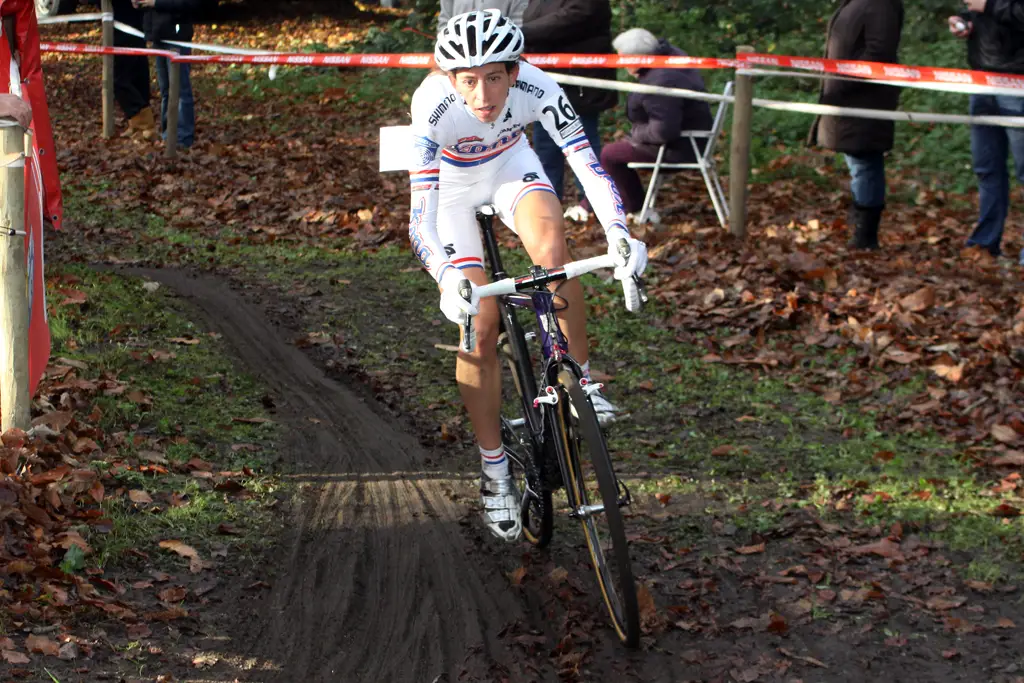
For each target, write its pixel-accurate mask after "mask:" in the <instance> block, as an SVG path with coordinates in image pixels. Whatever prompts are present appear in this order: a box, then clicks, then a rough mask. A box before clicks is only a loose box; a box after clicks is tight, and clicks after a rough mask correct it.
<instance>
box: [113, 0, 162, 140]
mask: <svg viewBox="0 0 1024 683" xmlns="http://www.w3.org/2000/svg"><path fill="white" fill-rule="evenodd" d="M113 9H114V21H120V22H121V23H123V24H127V25H128V26H131V27H132V28H135V29H138V30H139V31H141V30H142V12H141V11H140V10H139V9H138V8H137V7H135V6H134V4H133V3H132V0H114V3H113ZM114 46H115V47H146V41H145V40H143V39H142V38H137V37H135V36H131V35H128V34H127V33H125V32H124V31H117V30H115V31H114ZM114 97H115V98H116V99H117V103H118V104H119V105H120V106H121V111H123V112H124V115H125V118H126V119H128V127H129V128H130V129H131V130H132V131H138V132H141V133H142V134H143V135H153V132H154V131H155V130H156V121H155V120H154V119H153V110H152V109H150V107H149V98H150V90H149V57H144V56H134V55H132V56H129V55H116V56H115V57H114Z"/></svg>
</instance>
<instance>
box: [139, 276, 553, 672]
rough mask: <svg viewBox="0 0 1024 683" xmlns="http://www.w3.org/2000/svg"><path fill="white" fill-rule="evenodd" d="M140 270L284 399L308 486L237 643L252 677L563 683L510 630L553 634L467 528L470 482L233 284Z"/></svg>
mask: <svg viewBox="0 0 1024 683" xmlns="http://www.w3.org/2000/svg"><path fill="white" fill-rule="evenodd" d="M131 274H133V275H138V276H143V277H146V278H148V279H151V280H155V281H157V282H160V283H162V284H164V285H165V286H167V287H168V288H170V289H171V290H173V291H175V292H176V293H178V294H179V295H180V296H182V297H183V298H185V299H186V300H188V301H189V302H190V303H192V304H193V305H194V306H195V307H196V308H197V309H199V311H200V312H201V313H202V314H203V315H204V317H205V318H206V319H207V322H208V324H209V326H210V328H211V329H212V330H214V331H216V332H219V333H221V334H222V335H223V338H224V340H225V341H226V342H227V343H228V344H229V345H230V346H231V347H232V348H233V350H234V351H235V352H236V353H237V355H238V357H239V359H240V360H241V361H242V362H243V363H245V365H246V366H247V367H248V368H250V370H251V371H252V372H253V373H254V374H255V375H257V376H259V377H260V378H261V379H262V381H263V382H265V383H266V384H267V386H268V387H269V388H270V389H271V390H272V391H273V392H274V393H275V394H276V395H277V396H278V397H280V399H279V415H280V416H281V417H282V421H283V422H284V423H285V424H286V436H285V444H284V448H285V451H286V452H285V453H284V454H283V458H284V459H287V460H292V462H290V464H291V465H292V466H293V467H294V469H295V470H297V471H298V472H299V473H298V474H297V475H295V476H296V478H297V479H298V480H299V481H300V482H301V489H302V493H301V494H300V496H299V500H298V502H297V503H296V504H295V505H294V506H292V508H293V509H292V510H291V511H290V512H289V513H288V514H289V515H290V518H289V520H288V525H289V526H290V527H291V531H290V533H289V534H288V535H286V538H285V539H284V541H283V542H282V544H281V557H280V561H279V566H278V567H276V570H275V572H274V573H275V575H276V577H277V579H276V580H275V581H274V586H273V588H272V590H271V591H270V595H269V597H267V598H266V599H265V601H264V605H263V607H262V616H261V619H259V623H253V624H250V625H243V627H242V628H241V630H242V631H243V632H244V633H246V634H247V637H246V638H244V639H243V638H239V637H235V638H234V642H235V643H236V644H237V643H242V642H244V643H246V645H245V646H244V648H243V649H244V650H245V651H242V652H238V653H236V654H238V655H240V656H243V657H246V658H248V659H249V661H250V662H255V668H254V669H252V670H251V671H250V672H248V674H247V677H248V679H249V680H253V681H289V682H291V681H346V682H348V681H374V682H377V681H389V682H393V683H402V682H404V681H409V682H413V681H415V682H417V683H420V682H423V681H426V682H428V683H430V682H431V681H451V682H454V681H456V680H458V681H473V680H480V681H484V680H486V681H492V680H500V679H501V678H503V677H504V676H508V677H509V679H510V680H513V681H520V680H522V681H529V680H552V679H555V680H557V678H556V676H555V674H554V672H553V671H550V669H549V670H548V671H547V672H545V673H544V674H538V673H537V666H538V665H539V666H540V667H543V668H546V667H547V665H546V663H544V662H543V661H538V660H537V658H526V657H524V656H523V653H522V651H521V650H519V651H513V650H510V649H509V648H508V647H507V645H506V643H505V642H504V641H503V640H502V639H501V637H500V635H499V634H500V633H501V632H502V630H503V629H505V628H506V627H507V626H508V625H509V624H511V623H512V622H514V621H520V622H523V623H527V624H533V625H537V626H538V627H543V617H542V616H540V615H534V616H532V617H531V615H529V614H526V613H524V609H528V608H524V602H523V601H522V600H521V598H520V597H518V596H516V595H515V594H514V593H513V592H512V591H511V590H509V586H508V582H507V580H506V579H505V578H504V577H503V576H502V574H501V572H502V568H501V566H500V564H499V561H498V558H496V557H495V556H493V555H492V554H491V553H489V552H487V551H486V549H485V548H482V547H480V544H479V536H476V537H474V535H473V533H472V532H470V531H467V530H466V528H464V526H463V524H462V523H461V522H462V518H463V517H464V516H465V505H464V503H460V502H456V501H454V500H453V494H452V491H453V488H454V487H456V486H463V487H464V486H465V482H461V483H460V482H457V481H454V480H458V479H462V477H461V475H459V474H455V473H447V474H446V473H444V472H436V471H427V472H424V471H421V470H422V469H423V467H424V462H425V459H426V456H427V454H426V452H425V451H424V450H423V448H422V447H421V446H420V445H419V443H418V442H417V441H416V440H415V439H414V438H413V437H411V436H409V435H407V434H404V433H402V432H401V431H399V430H398V429H396V427H395V426H394V424H393V420H392V421H390V422H389V419H388V418H387V417H384V416H382V415H380V414H378V413H377V412H375V411H374V409H373V406H372V405H369V404H368V403H367V402H366V401H364V400H363V399H361V398H359V397H358V396H356V395H355V394H354V393H352V392H351V391H349V390H348V389H346V388H345V387H344V386H341V385H339V384H338V383H336V382H333V381H331V380H330V379H328V378H326V377H325V376H324V374H323V372H322V371H321V370H320V369H319V368H317V367H316V365H315V364H314V363H313V362H312V361H311V360H310V359H309V358H308V357H306V356H305V355H304V354H303V353H302V352H301V351H300V350H299V349H297V348H296V347H294V346H293V345H291V344H288V343H286V342H284V341H282V339H281V338H280V334H279V333H278V332H277V331H276V330H275V329H274V327H273V326H272V325H271V324H269V323H268V322H267V320H266V318H265V317H264V315H263V313H262V310H261V307H259V306H257V305H253V304H250V303H248V302H247V301H246V300H245V299H244V298H243V297H242V296H240V295H239V294H237V293H235V292H234V291H232V290H231V288H230V286H229V285H228V284H227V283H226V282H225V281H223V280H219V279H217V278H215V277H212V276H205V275H194V274H189V273H185V272H181V271H175V270H162V269H149V270H132V271H131ZM236 647H242V646H240V645H236ZM541 659H543V658H541ZM529 660H532V661H529ZM524 664H525V665H526V666H527V667H528V668H529V670H530V671H531V672H530V673H528V672H527V669H524V668H522V667H523V665H524ZM538 676H540V678H538Z"/></svg>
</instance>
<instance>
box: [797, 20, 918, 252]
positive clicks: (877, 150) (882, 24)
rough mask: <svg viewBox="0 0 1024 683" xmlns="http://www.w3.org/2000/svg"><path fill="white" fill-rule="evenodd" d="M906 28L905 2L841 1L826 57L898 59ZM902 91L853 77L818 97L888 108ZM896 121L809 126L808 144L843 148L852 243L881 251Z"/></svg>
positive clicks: (832, 82) (839, 119) (836, 119)
mask: <svg viewBox="0 0 1024 683" xmlns="http://www.w3.org/2000/svg"><path fill="white" fill-rule="evenodd" d="M902 30H903V2H902V0H842V2H841V3H840V5H839V9H837V10H836V12H835V14H833V15H832V18H831V19H830V20H829V23H828V31H827V33H826V34H825V58H826V59H852V60H858V61H865V62H888V63H896V62H897V60H898V56H897V53H898V51H899V46H900V33H901V32H902ZM899 99H900V89H899V88H897V87H894V86H890V85H878V84H875V83H868V82H859V81H856V80H853V79H850V80H840V79H826V80H824V81H822V86H821V95H820V97H819V98H818V101H819V102H821V103H822V104H831V105H835V106H837V107H860V108H863V109H886V110H889V111H893V110H895V109H896V107H897V106H898V105H899ZM895 129H896V127H895V124H894V123H893V122H892V121H879V120H875V119H859V118H853V117H849V116H822V117H819V118H818V119H816V120H815V122H814V124H813V125H812V126H811V133H810V136H809V138H810V142H811V143H814V142H815V141H817V143H818V144H819V145H821V146H822V147H825V148H826V149H831V150H834V151H836V152H842V153H843V154H844V156H845V159H846V165H847V167H849V169H850V191H851V193H852V194H853V205H852V206H851V208H850V214H849V218H848V223H850V224H851V225H852V226H853V229H854V232H853V239H852V240H851V241H850V246H851V247H853V248H856V249H878V224H879V223H880V222H881V219H882V212H883V211H884V210H885V153H886V152H888V151H889V150H891V149H892V145H893V138H894V137H895Z"/></svg>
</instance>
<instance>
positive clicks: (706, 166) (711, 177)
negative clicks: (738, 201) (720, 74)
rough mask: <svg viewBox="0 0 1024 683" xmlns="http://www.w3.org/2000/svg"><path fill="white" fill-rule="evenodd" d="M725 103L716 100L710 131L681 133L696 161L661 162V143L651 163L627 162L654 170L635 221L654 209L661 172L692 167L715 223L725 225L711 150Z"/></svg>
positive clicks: (729, 92) (727, 88)
mask: <svg viewBox="0 0 1024 683" xmlns="http://www.w3.org/2000/svg"><path fill="white" fill-rule="evenodd" d="M732 87H733V83H732V81H729V82H728V83H726V84H725V90H723V91H722V94H723V95H725V96H726V97H728V96H730V95H732ZM728 106H729V103H728V102H724V101H723V102H720V103H719V105H718V111H717V112H716V113H715V120H714V122H713V123H712V124H711V130H684V131H683V132H682V133H681V135H682V136H683V137H684V138H686V139H688V140H689V141H690V144H691V145H692V146H693V154H694V157H696V159H697V161H695V162H691V163H686V164H668V163H663V162H662V159H663V158H664V156H665V145H662V146H661V147H660V148H659V149H658V158H657V160H655V162H654V163H653V164H652V163H640V162H637V163H632V164H629V168H635V169H653V170H654V172H653V173H652V174H651V182H650V183H649V184H648V185H647V196H645V197H644V205H643V208H641V209H640V215H639V216H638V217H637V223H643V222H644V221H646V220H647V218H648V214H650V212H651V209H653V208H654V197H655V195H656V194H657V193H658V189H659V188H660V187H661V181H662V178H663V176H662V175H661V172H662V171H683V170H694V171H700V173H701V175H703V176H704V184H705V185H707V187H708V194H709V195H710V196H711V204H712V205H713V206H714V207H715V213H716V214H718V222H719V223H721V224H722V227H723V228H724V227H725V222H726V221H727V220H729V202H728V200H727V199H726V196H725V191H724V190H723V189H722V181H720V180H719V179H718V169H717V167H716V165H715V149H716V148H717V147H718V138H719V136H720V134H721V132H722V127H723V126H724V125H725V110H726V108H727V107H728ZM700 139H706V140H707V146H706V147H705V148H704V151H703V152H701V151H700V147H699V146H698V145H697V141H698V140H700Z"/></svg>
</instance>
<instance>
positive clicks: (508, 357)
mask: <svg viewBox="0 0 1024 683" xmlns="http://www.w3.org/2000/svg"><path fill="white" fill-rule="evenodd" d="M499 307H500V309H501V317H502V326H503V327H504V332H505V333H504V335H502V338H501V340H500V342H499V345H498V350H499V352H500V355H501V359H502V361H503V362H504V363H505V365H506V366H507V368H508V371H509V374H510V375H512V380H513V388H514V389H515V391H514V393H515V400H513V399H512V398H509V399H508V400H506V401H504V403H505V407H504V409H503V410H502V412H503V413H505V414H506V415H508V416H509V417H503V418H502V420H501V439H502V442H503V443H504V444H505V447H506V448H507V449H509V451H510V452H511V453H512V455H513V456H514V457H515V459H516V461H517V462H518V464H519V465H520V467H521V469H522V477H517V479H518V481H519V484H520V489H521V490H522V494H523V502H522V508H521V513H522V516H523V537H524V538H526V540H527V541H529V542H530V543H531V544H533V545H535V546H537V547H538V548H543V547H544V546H546V545H547V544H548V543H550V542H551V534H552V527H553V522H554V516H553V514H554V513H553V508H552V503H551V488H550V487H549V486H548V485H547V483H546V481H545V476H544V472H543V471H541V466H542V465H543V460H542V458H543V452H542V450H541V448H539V447H538V445H537V443H536V442H535V440H534V438H533V435H532V427H531V424H530V420H531V419H532V417H531V414H530V411H531V410H532V402H533V398H534V397H535V396H536V395H537V381H536V379H535V378H534V376H533V371H532V366H531V364H530V353H529V349H528V348H527V346H526V336H525V334H524V332H523V327H522V325H520V324H519V319H518V318H517V317H516V311H515V309H514V308H513V307H511V306H508V305H507V304H504V303H501V304H499ZM511 416H516V417H511ZM518 416H521V417H518ZM535 417H536V416H533V418H535ZM517 418H518V419H517ZM520 423H521V424H520Z"/></svg>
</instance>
